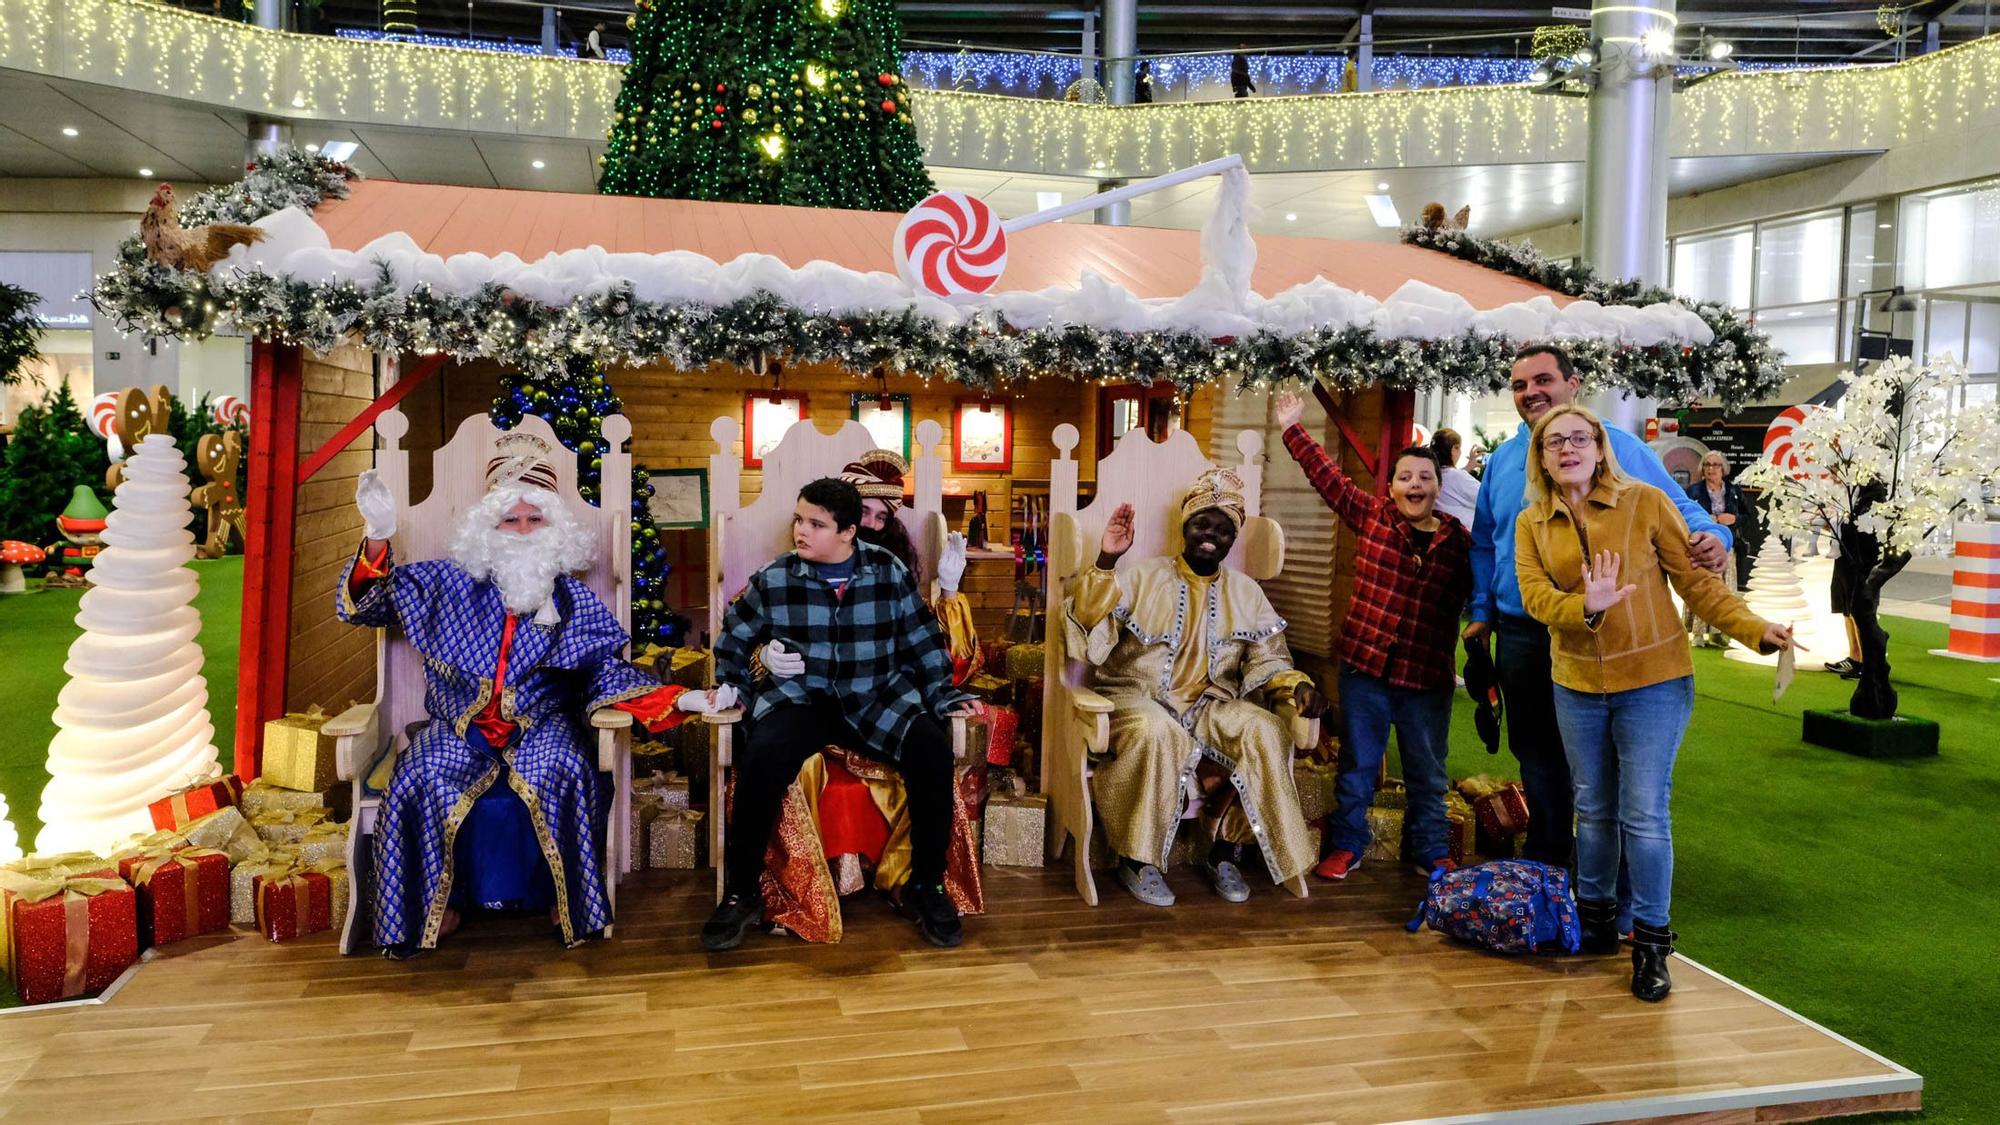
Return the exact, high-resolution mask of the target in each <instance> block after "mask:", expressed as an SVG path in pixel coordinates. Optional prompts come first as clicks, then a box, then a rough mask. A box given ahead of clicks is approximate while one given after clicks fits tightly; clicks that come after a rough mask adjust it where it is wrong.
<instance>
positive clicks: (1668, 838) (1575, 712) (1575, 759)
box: [1556, 676, 1694, 929]
mask: <svg viewBox="0 0 2000 1125" xmlns="http://www.w3.org/2000/svg"><path fill="white" fill-rule="evenodd" d="M1693 708H1694V677H1693V676H1682V677H1680V678H1679V679H1674V680H1668V681H1666V682H1665V683H1658V684H1652V685H1650V686H1647V687H1642V688H1633V689H1631V690H1630V691H1614V692H1612V693H1610V694H1609V695H1597V694H1594V693H1591V692H1583V691H1571V690H1570V689H1568V688H1566V687H1563V686H1562V685H1561V684H1557V685H1556V721H1557V722H1558V723H1560V724H1561V725H1562V736H1563V748H1564V749H1565V750H1566V751H1568V754H1569V772H1570V779H1571V781H1572V782H1573V783H1574V785H1575V789H1576V897H1578V898H1580V899H1582V898H1587V899H1594V900H1597V901H1600V902H1611V901H1616V900H1617V898H1618V891H1619V887H1618V864H1619V860H1620V858H1621V856H1622V858H1623V860H1624V863H1625V868H1626V871H1627V873H1628V874H1629V875H1630V878H1631V901H1630V902H1629V903H1626V902H1620V903H1619V914H1620V915H1621V917H1622V916H1623V915H1625V914H1627V913H1629V914H1630V915H1631V917H1632V919H1633V920H1634V921H1638V922H1643V923H1645V924H1646V925H1648V926H1658V927H1660V928H1662V929H1665V928H1666V926H1667V924H1668V921H1669V918H1670V910H1671V907H1672V905H1673V887H1674V826H1673V814H1672V812H1671V809H1670V804H1671V801H1672V797H1673V789H1674V758H1675V757H1676V756H1677V755H1678V754H1679V753H1680V749H1681V737H1682V736H1683V735H1684V734H1686V733H1687V724H1688V715H1689V713H1690V712H1691V711H1692V710H1693Z"/></svg>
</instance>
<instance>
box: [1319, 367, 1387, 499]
mask: <svg viewBox="0 0 2000 1125" xmlns="http://www.w3.org/2000/svg"><path fill="white" fill-rule="evenodd" d="M1313 397H1314V398H1316V399H1318V400H1319V404H1320V407H1321V408H1322V409H1324V410H1325V411H1326V416H1327V417H1328V418H1331V419H1333V424H1334V426H1335V427H1336V428H1338V429H1339V430H1340V437H1341V440H1342V441H1343V442H1345V443H1346V444H1347V448H1349V449H1351V450H1353V451H1354V457H1355V459H1356V460H1358V461H1360V462H1361V467H1362V468H1363V469H1366V470H1367V471H1368V475H1369V476H1373V477H1379V476H1381V475H1382V474H1381V473H1379V472H1377V471H1376V468H1375V466H1376V465H1378V464H1380V463H1381V462H1379V461H1378V460H1376V459H1375V457H1373V456H1371V455H1370V454H1369V451H1368V443H1367V442H1366V441H1365V440H1363V439H1362V437H1361V435H1360V434H1359V433H1356V432H1355V430H1354V424H1353V423H1352V422H1349V421H1348V420H1347V411H1345V410H1342V409H1341V408H1340V403H1338V402H1336V401H1335V400H1334V397H1333V395H1332V394H1331V393H1330V392H1329V391H1328V390H1327V389H1326V387H1325V386H1324V385H1323V384H1320V383H1314V384H1313Z"/></svg>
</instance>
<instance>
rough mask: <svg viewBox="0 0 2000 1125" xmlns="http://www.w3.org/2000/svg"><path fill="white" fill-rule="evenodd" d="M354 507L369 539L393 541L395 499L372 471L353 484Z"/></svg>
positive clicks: (362, 475)
mask: <svg viewBox="0 0 2000 1125" xmlns="http://www.w3.org/2000/svg"><path fill="white" fill-rule="evenodd" d="M354 506H355V507H357V508H359V509H361V520H362V522H363V523H364V524H365V525H366V527H367V530H366V532H365V534H366V535H367V536H368V538H370V539H393V538H395V535H396V498H395V497H393V496H391V495H389V486H388V485H386V484H383V483H382V478H381V477H380V476H379V475H378V474H377V473H376V472H375V470H373V469H369V470H367V471H365V472H363V473H362V474H361V478H360V479H359V480H357V481H355V482H354Z"/></svg>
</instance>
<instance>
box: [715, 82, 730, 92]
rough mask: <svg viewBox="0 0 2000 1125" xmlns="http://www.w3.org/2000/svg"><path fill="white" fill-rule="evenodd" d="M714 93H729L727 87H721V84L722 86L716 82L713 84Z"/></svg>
mask: <svg viewBox="0 0 2000 1125" xmlns="http://www.w3.org/2000/svg"><path fill="white" fill-rule="evenodd" d="M715 92H716V93H718V94H726V93H728V92H729V87H727V86H725V85H723V84H722V83H720V82H717V83H716V84H715Z"/></svg>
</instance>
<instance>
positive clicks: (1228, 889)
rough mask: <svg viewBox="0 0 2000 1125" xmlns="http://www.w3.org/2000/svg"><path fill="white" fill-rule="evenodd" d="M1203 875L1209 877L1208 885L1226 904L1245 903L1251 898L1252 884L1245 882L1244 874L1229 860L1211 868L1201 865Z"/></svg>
mask: <svg viewBox="0 0 2000 1125" xmlns="http://www.w3.org/2000/svg"><path fill="white" fill-rule="evenodd" d="M1201 873H1202V874H1203V875H1206V876H1208V885H1209V886H1211V887H1214V888H1215V893H1216V894H1218V895H1220V896H1221V897H1222V900H1223V901H1224V902H1243V901H1246V900H1247V899H1249V897H1250V884H1249V883H1246V882H1244V881H1243V872H1242V870H1241V869H1239V868H1238V867H1237V866H1236V865H1235V864H1233V863H1231V862H1229V861H1228V860H1226V859H1225V860H1223V861H1222V862H1221V863H1218V864H1216V865H1215V866H1214V867H1210V866H1209V865H1208V864H1206V863H1204V864H1202V865H1201Z"/></svg>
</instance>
